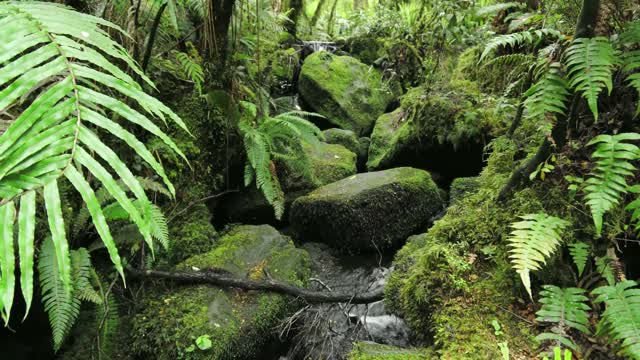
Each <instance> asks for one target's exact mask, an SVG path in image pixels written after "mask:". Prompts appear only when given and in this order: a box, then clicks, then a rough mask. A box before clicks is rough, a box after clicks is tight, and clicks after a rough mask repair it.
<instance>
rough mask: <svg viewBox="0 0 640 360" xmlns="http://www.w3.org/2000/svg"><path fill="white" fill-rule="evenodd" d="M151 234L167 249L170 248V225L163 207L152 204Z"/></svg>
mask: <svg viewBox="0 0 640 360" xmlns="http://www.w3.org/2000/svg"><path fill="white" fill-rule="evenodd" d="M150 219H151V223H150V226H151V229H150V230H151V236H153V238H154V239H156V240H158V242H159V243H160V245H162V247H163V248H164V249H165V250H168V249H169V225H168V224H167V218H166V217H165V216H164V213H163V212H162V209H161V208H160V207H158V206H156V205H151V218H150Z"/></svg>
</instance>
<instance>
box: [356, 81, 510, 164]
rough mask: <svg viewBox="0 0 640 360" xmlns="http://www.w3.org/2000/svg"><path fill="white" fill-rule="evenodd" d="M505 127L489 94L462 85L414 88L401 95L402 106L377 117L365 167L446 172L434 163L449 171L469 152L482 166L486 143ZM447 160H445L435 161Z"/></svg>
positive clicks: (460, 162)
mask: <svg viewBox="0 0 640 360" xmlns="http://www.w3.org/2000/svg"><path fill="white" fill-rule="evenodd" d="M503 128H504V122H503V119H502V118H500V117H496V116H495V115H494V107H493V102H492V101H491V100H490V99H488V98H485V97H483V96H481V95H478V94H472V93H469V92H466V91H465V90H462V89H449V88H447V89H444V90H442V91H435V90H430V89H427V88H424V87H417V88H413V89H411V90H409V92H408V93H407V94H406V95H404V96H403V97H402V99H401V106H400V108H398V109H396V110H395V111H393V112H392V113H388V114H383V115H382V116H380V117H379V118H378V119H377V121H376V124H375V127H374V130H373V134H372V135H371V146H370V147H369V158H368V162H367V168H368V169H369V170H379V169H386V168H390V167H394V166H406V165H414V166H420V167H425V168H429V169H434V170H436V171H440V172H443V173H445V171H443V170H440V169H438V167H443V168H447V170H449V171H450V169H449V168H451V167H454V166H456V164H457V165H459V166H466V163H465V162H464V161H458V160H465V158H467V157H473V159H467V160H468V161H470V160H473V161H474V165H475V166H478V165H479V166H481V164H482V152H483V148H484V145H485V143H486V142H487V141H488V140H489V139H491V138H492V137H494V136H495V135H496V134H498V133H499V132H500V131H501V130H502V129H503ZM458 158H460V159H458ZM445 159H446V161H447V163H446V164H440V166H438V164H439V162H442V161H445ZM479 170H480V169H478V170H477V171H478V172H479ZM453 172H455V173H456V175H458V174H457V173H458V172H459V171H456V169H454V171H453ZM476 173H477V172H476ZM446 175H448V174H446Z"/></svg>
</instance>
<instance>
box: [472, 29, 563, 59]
mask: <svg viewBox="0 0 640 360" xmlns="http://www.w3.org/2000/svg"><path fill="white" fill-rule="evenodd" d="M547 38H555V39H560V38H562V33H561V32H559V31H558V30H553V29H538V30H527V31H522V32H517V33H513V34H506V35H499V36H496V37H494V38H492V39H491V40H490V41H489V43H488V44H487V46H486V47H485V48H484V51H483V52H482V55H480V62H482V61H483V60H484V58H486V57H487V56H488V55H489V54H491V53H492V52H494V51H495V50H497V49H499V48H501V47H506V46H511V47H516V46H519V45H525V44H526V45H528V44H534V43H539V42H541V41H543V40H545V39H547Z"/></svg>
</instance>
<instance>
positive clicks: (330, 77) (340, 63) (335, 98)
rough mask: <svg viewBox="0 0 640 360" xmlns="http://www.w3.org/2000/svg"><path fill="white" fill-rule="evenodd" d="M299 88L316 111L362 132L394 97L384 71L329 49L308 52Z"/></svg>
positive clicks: (337, 123) (308, 103) (365, 132)
mask: <svg viewBox="0 0 640 360" xmlns="http://www.w3.org/2000/svg"><path fill="white" fill-rule="evenodd" d="M298 90H299V92H300V95H301V96H302V99H303V100H304V102H305V103H306V104H307V105H308V106H309V107H310V108H311V109H313V111H315V112H318V113H320V114H322V115H324V116H325V117H326V118H327V120H328V121H329V122H330V123H331V124H333V125H334V126H337V127H339V128H342V129H346V130H352V131H353V132H355V133H356V134H358V135H359V136H362V135H367V134H369V133H370V132H371V129H372V128H373V124H374V122H375V120H376V119H377V118H378V116H380V115H381V114H383V113H384V112H385V110H386V108H387V106H388V105H389V104H390V103H391V101H393V100H394V98H395V95H394V94H393V93H392V91H391V90H387V89H385V82H384V81H383V79H382V75H381V74H380V73H379V72H378V71H377V70H375V69H372V68H370V67H369V66H367V65H365V64H363V63H361V62H360V61H358V60H357V59H355V58H352V57H349V56H336V55H334V54H331V53H329V52H326V51H319V52H316V53H313V54H311V55H309V56H308V57H307V58H306V59H305V61H304V64H303V65H302V70H301V72H300V78H299V80H298Z"/></svg>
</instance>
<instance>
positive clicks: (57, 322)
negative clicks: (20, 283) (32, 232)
mask: <svg viewBox="0 0 640 360" xmlns="http://www.w3.org/2000/svg"><path fill="white" fill-rule="evenodd" d="M56 257H57V254H56V250H55V246H54V244H53V241H52V240H51V239H50V238H47V239H46V240H45V241H44V242H43V243H42V247H41V248H40V256H39V257H38V273H39V275H40V287H41V288H42V302H43V303H44V309H45V311H46V312H47V315H48V316H49V323H50V324H51V330H52V332H53V347H54V350H55V351H58V349H60V346H61V345H62V342H63V341H64V339H65V337H66V336H67V334H69V331H70V330H71V328H72V327H73V324H74V323H75V321H76V319H77V318H78V314H79V313H80V299H78V298H76V297H74V296H73V294H72V292H69V291H67V290H66V289H65V285H64V284H63V283H62V281H61V275H60V274H59V268H58V264H57V263H58V261H57V259H56Z"/></svg>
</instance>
